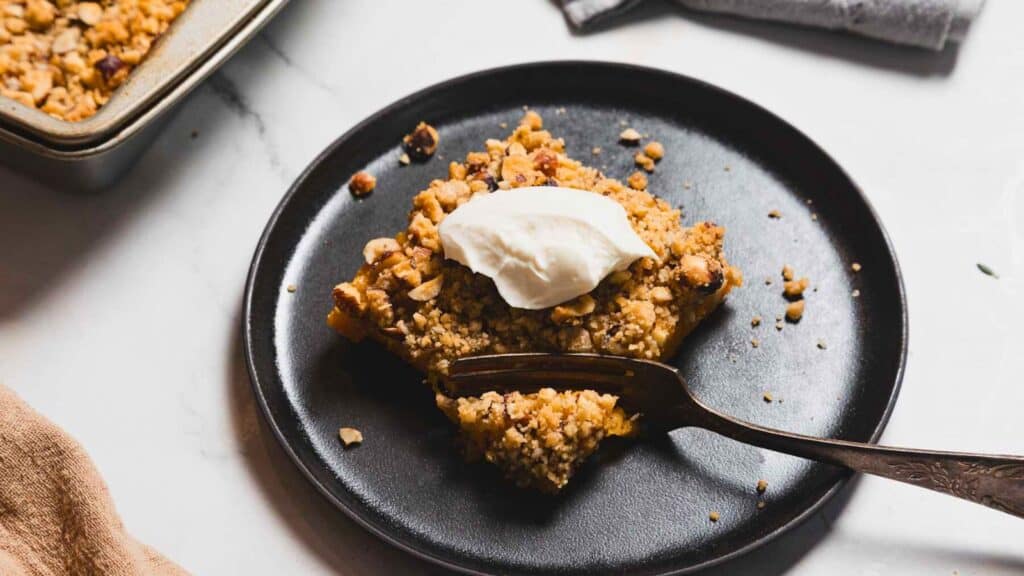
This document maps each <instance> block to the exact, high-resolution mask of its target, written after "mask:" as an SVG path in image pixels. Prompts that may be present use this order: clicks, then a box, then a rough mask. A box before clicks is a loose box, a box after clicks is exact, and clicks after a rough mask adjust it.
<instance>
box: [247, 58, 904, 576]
mask: <svg viewBox="0 0 1024 576" xmlns="http://www.w3.org/2000/svg"><path fill="white" fill-rule="evenodd" d="M559 66H580V67H600V68H605V69H613V71H614V70H618V71H621V72H631V73H642V74H654V75H659V76H663V77H667V78H669V79H670V80H673V81H682V82H688V83H691V84H694V85H696V86H698V87H700V88H702V89H705V90H709V91H711V92H714V93H717V94H718V95H720V96H724V97H727V98H732V99H736V100H739V101H740V102H742V103H744V104H746V105H748V106H751V107H752V108H753V109H754V110H756V111H757V112H758V113H759V114H764V115H767V116H768V117H770V118H771V119H772V120H774V121H775V122H778V123H779V124H781V125H782V126H784V127H785V128H787V129H789V130H792V131H793V133H794V134H795V135H796V136H798V137H799V138H801V139H803V140H804V141H805V142H806V143H807V144H808V145H810V146H812V147H813V148H815V149H816V150H817V151H818V152H820V153H821V155H822V157H823V158H824V159H825V160H826V161H827V162H828V163H830V164H831V165H832V168H833V169H834V170H836V171H837V172H838V173H839V174H841V175H842V177H843V178H845V179H846V180H847V181H849V183H850V185H851V187H852V189H853V191H854V192H855V193H856V195H857V196H858V198H859V200H860V201H861V202H862V203H863V204H864V207H865V208H866V209H867V211H868V213H869V214H870V216H871V219H872V221H873V222H874V223H875V225H876V226H877V227H878V230H879V232H880V234H881V237H882V240H883V243H884V246H885V251H886V253H887V254H888V256H889V258H890V259H891V261H892V264H893V271H894V276H895V281H896V282H895V284H896V291H897V294H898V303H899V307H900V316H899V317H900V323H901V325H902V331H901V333H900V335H899V339H900V347H899V362H898V365H897V368H896V374H895V378H894V383H893V386H892V391H891V393H890V395H889V399H888V402H887V403H886V406H885V410H884V411H883V413H882V416H881V418H880V419H879V421H878V424H877V425H876V426H875V428H874V430H873V431H872V433H871V437H870V439H869V442H870V443H873V444H874V443H877V442H878V439H879V438H880V437H881V435H882V433H883V432H884V431H885V428H886V426H887V424H888V422H889V419H890V418H891V417H892V413H893V409H894V408H895V406H896V401H897V399H898V398H899V395H900V390H901V389H902V385H903V377H904V375H905V372H906V366H907V358H908V344H909V335H910V326H909V315H908V309H907V295H906V287H905V285H904V280H903V272H902V269H901V268H900V264H899V259H898V258H897V257H896V251H895V249H894V247H893V244H892V239H891V238H890V237H889V233H888V232H887V231H886V229H885V226H884V225H883V224H882V220H881V219H880V218H879V216H878V212H877V211H876V210H875V208H874V206H873V205H872V204H871V202H870V201H869V200H868V198H867V196H866V195H865V194H864V191H863V189H862V188H861V187H860V185H858V184H857V182H856V181H855V180H854V179H853V178H852V177H851V176H850V174H849V173H848V172H847V171H846V170H845V169H844V168H843V167H842V165H840V164H839V163H838V162H837V161H836V160H835V159H834V158H833V157H832V156H831V155H830V154H829V153H828V152H827V151H826V150H825V149H824V148H822V147H821V146H820V145H819V144H818V143H817V142H816V141H815V140H813V139H812V138H811V137H810V136H808V135H807V134H806V133H804V132H803V131H802V130H800V129H799V128H797V127H796V126H794V125H793V124H792V123H790V122H789V121H787V120H785V119H784V118H782V117H781V116H779V115H777V114H775V113H774V112H772V111H770V110H768V109H767V108H765V107H764V106H761V105H760V104H758V103H757V102H755V101H753V100H751V99H749V98H746V97H744V96H741V95H739V94H736V93H735V92H732V91H730V90H727V89H725V88H722V87H719V86H717V85H715V84H711V83H710V82H706V81H704V80H701V79H699V78H694V77H692V76H689V75H686V74H681V73H678V72H674V71H671V70H666V69H662V68H654V67H650V66H642V65H637V64H631V63H626V62H617V61H607V60H538V61H531V62H524V63H518V64H511V65H506V66H498V67H493V68H485V69H482V70H477V71H474V72H470V73H467V74H461V75H458V76H454V77H451V78H448V79H446V80H442V81H440V82H437V83H434V84H430V85H428V86H426V87H423V88H420V89H418V90H416V91H414V92H412V93H410V94H408V95H406V96H402V97H401V98H398V99H397V100H395V101H393V102H391V103H390V104H388V105H386V106H384V107H382V108H380V109H379V110H377V111H376V112H374V113H372V114H370V115H369V116H367V117H366V118H365V119H363V120H362V121H360V122H358V123H357V124H355V125H354V126H352V127H351V128H350V129H348V130H346V131H345V132H344V133H343V134H341V135H340V136H338V137H337V138H335V139H334V140H333V141H331V143H330V144H328V145H327V146H326V147H325V148H324V149H323V150H322V151H321V152H320V153H319V154H317V155H316V156H315V157H314V158H313V159H312V160H311V161H310V162H309V164H307V165H306V167H305V168H304V169H303V170H302V172H300V173H299V175H298V176H297V177H296V178H295V180H294V182H292V184H291V186H289V188H288V191H287V192H286V193H285V194H284V196H282V197H281V200H280V201H279V202H278V204H277V206H276V207H275V208H274V211H273V212H272V213H271V215H270V217H269V219H268V220H267V224H266V226H265V227H264V229H263V232H262V233H261V234H260V238H259V241H258V243H257V245H256V249H255V251H254V253H253V257H252V261H251V262H250V264H249V270H248V272H247V275H246V282H245V291H244V295H243V304H242V318H241V320H242V322H241V324H242V325H241V329H242V344H243V352H244V355H245V364H246V370H247V372H248V374H249V381H250V384H251V386H252V389H253V393H254V395H255V396H256V401H257V404H258V405H259V407H260V412H261V413H262V415H263V418H264V420H265V421H266V423H267V425H269V427H270V429H271V430H272V431H273V433H274V437H275V438H276V439H277V442H278V444H279V445H280V447H281V448H282V449H283V450H284V451H285V453H286V454H288V457H289V458H290V459H291V460H292V462H293V463H294V464H295V465H296V467H297V468H298V469H299V470H300V471H301V472H302V475H303V476H305V477H306V479H307V480H308V481H309V482H310V483H311V484H312V485H313V486H314V487H315V488H316V489H317V491H318V492H319V493H320V494H321V496H323V497H324V498H325V499H326V500H327V501H328V502H330V503H331V504H332V505H333V506H334V507H335V508H337V509H338V510H340V511H341V512H342V513H344V514H345V515H346V516H347V517H348V518H349V519H351V520H352V521H354V522H355V523H356V524H358V525H359V526H361V527H362V528H363V529H365V530H367V531H368V532H370V533H371V534H373V535H374V536H376V537H377V538H380V539H381V540H383V541H384V542H387V543H388V544H390V545H392V546H394V547H396V548H398V549H399V550H402V551H404V552H406V553H408V554H411V555H413V556H415V557H417V558H420V559H422V560H426V561H428V562H431V563H433V564H435V565H437V566H441V567H444V568H447V569H449V570H453V571H455V572H459V573H463V574H473V575H480V576H487V575H488V574H490V573H489V572H482V571H479V570H476V569H474V568H469V567H467V566H462V565H460V564H457V563H453V562H452V561H450V560H448V559H445V558H443V557H441V556H439V555H437V554H434V553H431V552H428V551H425V550H422V549H420V548H418V547H417V546H414V545H412V544H410V543H408V542H403V541H402V540H401V539H399V538H397V537H395V536H393V535H392V534H390V533H388V531H387V530H385V529H383V528H381V527H379V526H377V525H375V524H374V523H373V522H371V521H369V520H367V519H366V518H363V517H362V516H361V515H360V514H359V513H358V512H357V511H356V510H354V509H352V508H350V507H349V506H347V505H346V504H345V503H344V502H342V501H341V500H339V499H338V498H336V497H335V495H334V494H333V493H332V492H331V491H330V490H329V489H328V488H327V487H326V486H324V485H323V483H321V482H320V481H319V480H318V479H317V478H316V477H315V475H314V474H313V472H312V471H311V470H310V468H309V467H308V466H307V465H306V463H305V462H304V461H303V460H302V458H301V457H300V456H299V455H298V454H297V453H296V452H295V451H294V450H293V449H292V447H291V444H290V443H289V441H288V439H287V438H285V436H284V432H283V431H282V430H281V428H280V426H278V423H277V421H276V420H275V418H274V414H273V412H272V411H271V409H270V406H269V404H268V403H267V399H266V397H265V396H264V395H263V390H262V386H261V385H260V376H259V374H258V369H257V367H256V359H255V354H256V353H255V351H254V350H253V334H252V330H253V321H252V318H253V306H254V299H253V298H254V292H255V290H256V282H257V276H258V275H259V273H260V270H261V265H262V264H263V255H264V251H265V249H266V247H267V244H268V243H269V241H270V238H271V236H272V235H273V233H274V231H275V230H276V229H277V224H278V221H279V219H280V217H281V215H282V214H283V212H284V210H285V209H286V208H287V207H288V206H289V205H290V204H291V202H292V199H293V197H294V196H295V195H296V194H298V192H299V191H300V190H301V189H303V187H304V185H305V183H306V181H307V180H308V179H309V177H310V175H311V174H312V173H313V172H314V171H315V170H316V169H317V167H319V166H320V165H321V164H322V163H323V162H324V161H325V160H326V159H327V158H328V157H329V156H331V155H332V154H333V153H334V151H335V150H336V149H337V148H338V147H340V146H341V145H342V144H343V143H344V142H345V141H347V140H348V139H349V138H351V137H352V136H354V135H355V134H357V133H358V132H360V131H361V130H363V129H364V128H365V127H367V126H369V125H371V124H374V123H375V122H377V121H378V120H379V119H381V118H383V117H385V116H387V115H388V114H390V113H392V112H394V111H396V110H398V109H400V108H401V107H403V106H406V105H408V104H409V103H411V102H414V101H416V100H419V99H421V98H423V97H425V96H428V95H429V94H431V93H432V92H435V91H438V90H442V89H445V88H446V87H448V86H450V85H453V84H457V83H461V82H467V81H472V80H474V79H477V78H481V77H487V76H491V75H495V74H502V73H508V72H514V71H517V70H522V69H531V68H532V69H542V68H546V67H559ZM853 475H854V472H853V471H852V470H845V471H842V472H841V476H840V477H839V478H838V479H836V481H835V482H834V484H833V485H832V486H831V487H830V488H829V489H828V490H827V491H825V492H824V493H823V494H822V495H821V497H819V498H818V499H817V500H816V501H815V502H813V503H812V504H811V505H810V506H808V507H806V508H805V509H804V510H803V511H801V512H800V513H799V514H797V515H796V516H794V517H793V518H792V519H790V520H789V521H788V522H786V523H784V524H782V525H781V526H779V527H778V528H776V529H775V530H773V531H772V532H769V533H767V534H765V535H763V536H761V537H760V538H757V539H755V540H753V541H751V542H749V543H748V544H746V545H744V546H741V547H740V548H737V549H735V550H732V551H730V552H727V553H725V554H721V555H717V556H714V557H712V558H708V559H707V560H704V561H701V562H699V563H697V564H692V565H690V566H685V567H683V568H679V569H669V570H668V571H654V572H645V573H644V574H646V575H648V576H669V575H675V574H690V573H694V572H697V571H700V570H704V569H707V568H710V567H712V566H716V565H718V564H722V563H724V562H728V561H729V560H733V559H735V558H739V557H740V556H743V555H745V554H747V553H749V552H751V551H753V550H755V549H757V548H760V547H762V546H764V545H765V544H768V543H769V542H772V541H773V540H775V539H776V538H778V537H779V536H781V535H783V534H785V533H786V532H789V531H790V530H792V529H794V528H796V527H797V526H799V525H801V524H803V523H804V522H805V521H806V520H807V519H808V518H810V517H811V516H813V515H814V514H815V513H816V512H818V511H819V510H821V508H822V507H823V506H824V505H825V504H826V503H827V502H829V501H830V500H832V499H833V498H834V497H835V496H836V495H837V494H838V493H839V492H840V491H841V490H842V489H843V488H844V487H845V486H846V485H847V484H848V483H849V481H850V479H851V478H853Z"/></svg>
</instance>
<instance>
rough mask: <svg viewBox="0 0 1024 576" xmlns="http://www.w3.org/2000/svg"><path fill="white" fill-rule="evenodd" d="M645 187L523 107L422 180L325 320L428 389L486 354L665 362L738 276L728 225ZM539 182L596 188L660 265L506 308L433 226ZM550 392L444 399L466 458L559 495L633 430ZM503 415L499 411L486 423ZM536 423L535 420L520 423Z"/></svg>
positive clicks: (592, 399) (587, 396)
mask: <svg viewBox="0 0 1024 576" xmlns="http://www.w3.org/2000/svg"><path fill="white" fill-rule="evenodd" d="M634 132H635V131H634ZM638 137H639V135H638ZM586 149H588V150H589V149H590V147H589V146H587V147H586ZM589 157H592V156H590V155H588V158H589ZM640 178H643V179H644V180H646V176H645V175H643V174H642V173H638V176H636V177H634V178H631V180H630V182H629V184H630V185H629V186H627V185H626V184H625V183H623V182H620V181H618V180H615V179H612V178H607V177H606V176H605V175H604V174H602V173H601V171H600V170H598V169H597V168H594V167H591V166H586V165H584V164H583V163H581V162H579V161H577V160H575V159H573V158H571V157H569V156H567V155H566V153H565V143H564V142H563V141H562V140H561V139H560V138H557V137H554V136H552V135H551V134H550V133H549V132H548V131H547V130H544V129H543V121H542V120H541V118H540V116H539V115H536V116H535V113H534V114H531V113H529V112H527V114H526V115H525V116H524V117H523V121H522V122H521V123H520V124H519V125H517V126H516V127H514V128H512V132H511V134H509V135H508V136H507V138H504V139H490V140H487V141H486V143H485V144H484V146H482V147H481V149H480V150H478V151H473V152H470V153H468V154H467V155H466V156H465V159H464V160H463V161H461V162H455V163H453V164H452V165H451V166H449V169H448V178H447V179H436V180H433V181H430V182H424V189H423V190H421V191H420V192H419V193H418V194H416V196H415V197H414V198H413V200H412V206H411V212H410V214H409V218H408V223H409V224H408V226H407V227H406V229H405V230H402V231H397V230H396V231H395V232H397V234H396V235H395V236H393V237H391V238H379V239H376V240H370V242H369V243H368V244H367V245H366V247H365V251H364V254H363V262H364V263H363V264H362V265H361V267H360V268H359V270H358V271H357V272H356V273H355V274H354V276H352V277H350V278H341V279H339V283H338V285H337V286H335V288H334V290H333V293H332V295H333V298H334V308H333V310H332V311H331V312H330V314H329V316H328V320H327V322H328V324H329V325H330V326H331V327H332V328H334V329H335V330H336V331H337V332H339V333H340V334H342V335H343V336H345V337H346V338H348V339H350V340H352V341H360V340H362V339H369V340H372V341H374V342H377V343H378V344H380V345H383V346H385V347H386V348H387V349H388V350H389V351H391V352H392V353H394V354H396V355H397V356H399V357H400V358H402V359H403V360H405V361H406V362H408V363H410V364H411V365H412V366H413V367H415V368H416V369H417V370H419V371H421V372H423V373H424V374H425V376H426V379H427V381H428V382H431V383H437V382H438V381H442V380H443V379H444V378H445V377H446V375H447V374H448V370H449V366H450V365H451V363H452V362H454V361H455V360H457V359H459V358H462V357H466V356H474V355H481V354H504V353H515V352H537V351H551V352H559V351H560V352H590V353H597V354H610V355H619V356H628V357H631V358H643V359H651V360H663V359H665V358H669V357H671V356H673V355H675V354H676V352H677V351H678V350H679V348H680V346H681V345H682V343H683V339H684V338H685V336H686V335H687V334H689V333H690V332H691V331H692V330H693V329H694V328H696V327H697V325H698V324H699V323H700V322H701V321H702V320H703V319H704V318H705V317H706V316H707V315H708V314H710V313H711V312H712V311H714V310H715V309H716V308H717V307H718V306H719V305H720V304H721V303H722V302H723V301H724V300H725V298H726V296H727V295H728V294H729V293H730V291H731V290H732V289H733V288H735V287H737V286H740V285H742V282H743V278H742V274H741V273H740V271H739V270H737V269H736V268H734V267H733V266H731V265H729V263H728V262H727V261H726V259H725V257H724V255H723V241H724V237H725V230H724V229H723V228H722V227H720V226H717V225H715V224H713V223H711V222H698V223H696V224H694V225H692V226H683V224H682V222H681V219H680V218H681V217H680V210H679V209H678V208H674V207H673V206H671V205H670V204H669V203H668V202H666V201H664V200H662V199H659V198H657V197H656V196H655V195H653V194H652V193H651V192H650V191H648V190H647V188H648V184H647V183H646V182H641V180H640ZM541 185H550V186H559V187H564V188H571V189H574V190H577V191H584V192H593V193H595V194H600V195H602V196H604V197H607V198H608V199H611V200H613V201H614V202H616V203H618V204H619V205H620V206H621V207H622V209H623V210H624V211H625V214H626V218H627V220H628V224H629V226H630V227H631V228H632V230H633V231H634V232H635V233H636V235H637V236H639V238H640V240H641V241H642V242H643V243H644V244H646V245H647V246H648V247H649V248H650V249H651V250H652V251H653V252H654V253H655V254H656V256H657V257H656V258H652V257H645V258H640V259H638V260H635V261H633V262H632V264H630V265H629V266H628V267H627V268H626V269H624V270H619V271H617V272H612V273H611V274H609V275H608V276H607V277H606V278H604V279H603V280H602V281H601V282H600V283H599V284H598V285H597V287H596V288H594V289H592V290H590V291H589V292H588V293H586V294H581V295H579V296H577V297H575V298H573V299H571V300H569V301H567V302H562V303H560V304H558V305H555V306H550V307H547V308H541V309H537V310H533V309H526V308H515V307H512V306H510V305H509V304H508V302H507V301H506V300H505V299H504V298H502V296H501V295H500V294H499V292H498V290H497V288H496V285H495V283H494V281H493V280H491V279H490V278H488V277H487V276H485V275H482V274H474V273H473V272H472V271H471V270H470V269H469V268H467V267H465V266H463V265H462V264H459V263H458V262H456V261H454V260H451V259H446V258H445V257H444V247H443V246H442V243H441V238H440V232H439V228H440V226H441V223H442V222H443V221H444V220H445V219H446V218H447V217H448V216H449V215H450V214H452V213H453V212H454V211H455V210H456V209H457V208H458V207H459V206H461V205H464V204H466V203H467V202H469V200H470V198H472V197H473V196H474V195H476V194H490V193H491V192H493V191H495V190H505V191H506V192H503V193H504V194H516V193H519V192H520V191H519V190H518V189H519V188H523V187H529V186H541ZM368 240H369V239H368ZM396 246H397V248H398V249H396ZM790 279H792V278H790ZM552 385H553V386H554V388H555V390H551V391H548V392H542V393H536V394H526V395H519V396H516V395H511V396H507V395H500V394H496V393H488V394H484V395H483V396H482V397H481V398H479V399H460V400H454V399H446V398H439V399H438V401H439V405H440V407H441V408H442V409H443V410H444V411H445V413H446V414H448V416H449V417H450V418H451V419H452V420H453V421H454V422H456V423H457V424H458V425H459V426H460V428H462V429H463V430H464V434H465V435H466V436H467V444H468V450H467V453H468V454H469V455H471V456H474V455H475V456H476V457H482V458H484V459H485V460H489V461H491V462H494V463H495V464H497V465H499V466H501V467H502V468H503V469H505V470H506V472H507V473H508V474H509V475H510V476H512V477H513V478H515V479H516V480H517V481H519V482H520V483H522V484H525V485H527V486H531V487H537V488H543V489H546V490H556V489H558V488H559V487H561V486H562V485H564V484H565V481H566V480H568V478H569V476H570V474H571V472H572V470H574V469H575V467H576V466H577V465H578V464H579V462H580V461H582V460H583V459H584V458H586V456H587V455H589V454H590V453H592V452H593V451H594V450H595V449H596V448H597V442H598V441H599V440H600V438H602V437H606V436H621V435H627V434H629V433H630V432H631V431H632V429H633V425H634V424H635V423H634V422H633V421H632V420H630V419H629V418H628V415H627V414H625V413H624V412H622V410H621V409H620V408H618V407H616V406H615V400H616V399H615V398H614V397H605V396H601V395H598V394H597V393H596V392H558V391H556V390H557V388H558V386H557V383H552ZM488 401H490V402H491V406H492V407H491V408H487V407H486V405H487V402H488ZM594 406H596V407H597V408H596V409H595V408H593V407H594ZM498 408H500V410H498V412H499V413H498V414H497V415H495V416H493V417H491V418H490V419H487V420H484V419H483V415H484V414H490V413H491V412H490V411H491V410H493V409H498ZM528 422H530V423H536V424H530V425H531V426H533V427H531V428H525V427H524V426H523V425H524V424H525V423H528ZM526 446H529V447H531V449H530V450H529V451H528V450H527V449H526V448H525V447H526ZM534 448H536V449H534Z"/></svg>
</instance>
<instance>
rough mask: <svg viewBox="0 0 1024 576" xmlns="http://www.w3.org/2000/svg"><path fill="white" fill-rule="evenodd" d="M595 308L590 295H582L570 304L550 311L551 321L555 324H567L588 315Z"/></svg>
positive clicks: (595, 305)
mask: <svg viewBox="0 0 1024 576" xmlns="http://www.w3.org/2000/svg"><path fill="white" fill-rule="evenodd" d="M596 307H597V301H595V300H594V298H593V297H592V296H591V295H590V294H583V295H582V296H580V297H578V298H576V299H575V300H572V301H571V302H566V303H565V304H561V305H559V306H555V309H554V310H552V311H551V321H552V322H555V323H556V324H567V323H570V322H572V321H573V320H575V319H577V318H580V317H582V316H586V315H587V314H590V313H591V312H593V311H594V309H595V308H596Z"/></svg>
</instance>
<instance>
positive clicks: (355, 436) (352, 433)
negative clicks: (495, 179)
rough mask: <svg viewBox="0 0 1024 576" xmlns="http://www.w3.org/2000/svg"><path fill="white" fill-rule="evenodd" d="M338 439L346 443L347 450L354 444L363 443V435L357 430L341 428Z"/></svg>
mask: <svg viewBox="0 0 1024 576" xmlns="http://www.w3.org/2000/svg"><path fill="white" fill-rule="evenodd" d="M338 437H339V438H341V441H342V442H344V443H345V447H346V448H348V447H349V446H351V445H352V444H361V443H362V442H363V433H362V432H360V431H359V430H356V429H355V428H339V429H338Z"/></svg>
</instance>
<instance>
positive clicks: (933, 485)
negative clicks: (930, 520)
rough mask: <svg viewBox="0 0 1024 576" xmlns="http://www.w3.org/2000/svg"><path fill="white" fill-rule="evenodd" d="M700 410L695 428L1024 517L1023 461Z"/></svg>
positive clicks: (1015, 458)
mask: <svg viewBox="0 0 1024 576" xmlns="http://www.w3.org/2000/svg"><path fill="white" fill-rule="evenodd" d="M702 407H703V408H705V410H706V412H705V415H704V416H703V417H702V418H700V419H699V420H700V421H699V423H695V422H692V420H691V424H696V425H698V426H700V427H702V428H707V429H708V430H711V431H713V432H717V433H719V434H722V435H724V436H727V437H729V438H733V439H735V440H739V441H740V442H744V443H747V444H753V445H755V446H760V447H762V448H767V449H769V450H774V451H776V452H783V453H785V454H792V455H794V456H801V457H803V458H809V459H811V460H817V461H819V462H826V463H829V464H835V465H839V466H845V467H847V468H851V469H853V470H856V471H858V472H864V473H867V474H874V475H876V476H882V477H885V478H890V479H892V480H899V481H900V482H906V483H908V484H914V485H915V486H920V487H922V488H928V489H931V490H935V491H937V492H942V493H944V494H949V495H950V496H956V497H957V498H963V499H964V500H970V501H971V502H977V503H978V504H984V505H985V506H988V507H990V508H994V509H996V510H1000V511H1002V512H1006V513H1007V514H1012V515H1014V516H1018V517H1020V518H1024V458H1022V457H1019V456H996V455H985V454H969V453H961V452H937V451H930V450H911V449H905V448H892V447H889V446H878V445H875V444H863V443H859V442H847V441H844V440H826V439H823V438H814V437H812V436H803V435H800V434H791V433H789V432H782V431H779V430H773V429H771V428H764V427H762V426H757V425H755V424H750V423H748V422H743V421H742V420H737V419H735V418H732V417H731V416H727V415H725V414H722V413H720V412H718V411H717V410H714V409H712V408H708V407H707V406H703V405H702Z"/></svg>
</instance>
